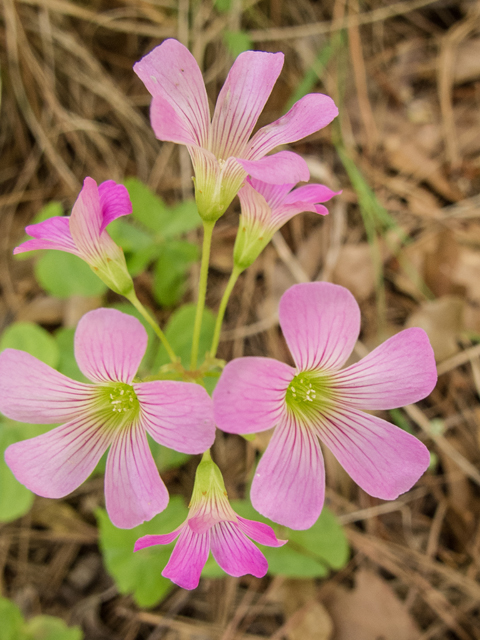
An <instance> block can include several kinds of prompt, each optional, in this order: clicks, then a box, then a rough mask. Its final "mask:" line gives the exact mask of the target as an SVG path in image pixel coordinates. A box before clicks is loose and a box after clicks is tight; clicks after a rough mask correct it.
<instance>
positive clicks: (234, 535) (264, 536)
mask: <svg viewBox="0 0 480 640" xmlns="http://www.w3.org/2000/svg"><path fill="white" fill-rule="evenodd" d="M176 538H178V541H177V544H176V545H175V548H174V550H173V553H172V555H171V557H170V560H169V561H168V563H167V566H166V567H165V569H164V570H163V571H162V576H164V577H165V578H169V579H170V580H171V581H172V582H175V584H178V585H179V586H180V587H182V588H183V589H195V588H196V587H197V586H198V582H199V580H200V574H201V572H202V569H203V567H204V565H205V563H206V562H207V559H208V554H209V553H210V551H211V552H212V555H213V557H214V558H215V560H216V561H217V562H218V564H219V565H220V567H221V568H222V569H223V570H224V571H225V572H226V573H228V574H229V575H231V576H235V577H239V576H244V575H245V574H247V573H251V574H252V575H254V576H255V577H257V578H262V577H263V576H264V575H265V574H266V573H267V570H268V563H267V560H266V558H265V556H264V555H263V553H262V552H261V551H260V550H259V549H257V547H256V546H255V545H254V544H253V542H252V541H251V540H250V539H249V538H251V539H252V540H255V542H258V543H260V544H263V545H265V546H267V547H281V546H283V545H284V544H286V542H287V541H286V540H278V539H277V537H276V536H275V532H274V531H273V529H272V528H271V527H269V526H268V525H267V524H264V523H262V522H255V521H254V520H247V519H246V518H242V517H240V516H239V515H237V514H236V513H235V511H234V510H233V509H232V507H231V506H230V503H229V501H228V497H227V492H226V490H225V484H224V482H223V477H222V474H221V472H220V469H219V468H218V467H217V465H216V464H215V463H214V462H213V461H212V460H211V458H210V454H209V453H208V452H207V453H206V454H204V456H203V460H202V462H201V463H200V464H199V465H198V468H197V473H196V477H195V485H194V488H193V495H192V500H191V504H190V511H189V514H188V518H187V519H186V520H185V522H184V523H183V524H181V525H180V526H179V527H178V528H177V529H175V530H174V531H172V532H171V533H166V534H163V535H148V536H143V537H142V538H139V539H138V540H137V541H136V543H135V547H134V551H140V549H144V548H145V547H151V546H152V545H156V544H169V543H171V542H173V541H174V540H175V539H176Z"/></svg>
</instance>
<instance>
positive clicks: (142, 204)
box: [0, 0, 480, 640]
mask: <svg viewBox="0 0 480 640" xmlns="http://www.w3.org/2000/svg"><path fill="white" fill-rule="evenodd" d="M169 37H175V38H178V39H179V40H180V41H181V42H183V43H184V44H185V45H187V46H188V47H189V48H190V50H191V51H192V52H193V54H194V55H195V57H196V59H197V61H198V63H199V65H200V67H201V68H202V70H203V72H204V77H205V82H206V86H207V91H208V94H209V97H210V99H211V103H212V105H213V104H214V103H215V99H216V96H217V94H218V92H219V90H220V88H221V86H222V84H223V81H224V80H225V77H226V74H227V73H228V70H229V68H230V66H231V64H232V62H233V60H234V59H235V56H236V55H238V53H240V52H241V51H243V50H246V49H260V50H265V51H283V52H284V54H285V66H284V68H283V72H282V74H281V76H280V78H279V81H278V82H277V84H276V86H275V88H274V90H273V92H272V95H271V98H270V100H269V101H268V103H267V106H266V108H265V110H264V112H263V114H262V116H261V118H260V121H259V126H262V125H264V124H267V123H269V122H272V121H273V120H275V119H277V118H278V117H280V116H281V115H282V114H283V113H285V112H286V111H287V110H288V108H289V107H290V106H291V105H292V104H293V102H294V101H296V100H297V99H299V98H300V97H302V96H303V95H304V94H306V93H309V92H315V91H320V92H323V93H327V94H329V95H330V96H331V97H333V98H334V100H335V101H336V103H337V104H338V106H339V109H340V116H339V117H338V118H337V119H336V120H335V121H334V123H333V124H332V125H330V126H329V127H327V128H326V129H324V130H322V131H320V132H318V133H317V134H314V135H312V136H310V137H309V138H307V139H305V140H302V141H300V142H298V143H296V144H294V145H291V146H290V147H289V148H290V149H291V150H294V151H296V152H297V153H300V154H301V155H302V156H303V157H305V159H306V160H307V162H308V165H309V168H310V173H311V180H312V181H313V182H321V183H324V184H326V185H327V186H329V187H330V188H333V189H335V190H339V189H342V190H343V192H342V195H341V196H339V197H336V198H335V199H334V200H333V201H331V202H330V203H329V210H330V215H329V216H327V217H326V218H321V219H320V217H316V216H315V215H314V214H312V213H306V214H301V215H298V216H296V217H295V218H294V219H293V220H291V221H290V222H289V223H288V224H287V225H286V226H285V227H284V228H283V229H282V231H281V232H279V233H277V235H276V236H275V238H274V240H273V242H272V244H271V245H270V246H268V247H267V249H266V250H265V251H264V252H263V254H262V255H261V256H260V258H259V259H258V260H257V262H256V263H255V264H254V265H253V266H252V267H250V269H248V270H247V271H246V272H245V273H244V274H243V275H242V276H241V278H240V280H239V282H238V283H237V285H236V287H235V289H234V292H233V296H232V298H231V301H230V305H229V307H228V310H227V315H226V323H225V331H224V333H223V335H222V341H221V345H220V351H219V356H220V357H222V358H225V359H231V358H233V357H240V356H242V355H268V356H270V357H275V358H279V359H281V360H284V361H287V362H289V358H290V356H289V354H288V351H287V349H286V346H285V344H284V341H283V338H282V336H281V333H280V331H279V328H278V322H277V316H276V310H277V306H278V300H279V298H280V296H281V295H282V293H283V292H284V291H285V290H286V289H287V288H288V287H289V286H291V285H292V284H294V283H296V282H303V281H309V280H327V281H331V282H335V283H337V284H341V285H343V286H345V287H348V289H350V291H352V293H353V294H354V295H355V297H356V299H357V300H358V302H359V304H360V306H361V310H362V333H361V336H360V342H359V343H358V344H357V347H356V352H355V353H356V357H357V358H358V357H360V356H363V355H364V354H365V353H367V352H368V351H369V350H371V349H372V348H374V347H375V346H376V345H377V344H378V343H379V342H380V341H382V340H384V339H385V338H386V337H389V336H391V335H393V334H394V333H395V332H398V331H399V330H401V329H402V328H405V327H409V326H420V327H423V328H424V329H425V330H426V331H427V332H428V334H429V337H430V339H431V342H432V345H433V347H434V350H435V354H436V358H437V362H438V373H439V382H438V385H437V388H436V389H435V390H434V392H433V393H432V394H431V396H430V397H429V398H427V399H426V400H425V401H423V402H421V403H419V404H418V405H415V406H410V407H407V408H405V409H404V410H395V411H391V412H379V415H381V416H382V417H384V418H386V419H389V420H391V421H393V422H395V423H396V424H397V425H398V426H400V427H401V428H404V429H406V430H408V431H410V432H411V433H414V434H415V435H416V436H417V437H419V438H420V439H421V440H422V441H423V442H425V444H426V445H427V446H428V447H429V449H430V451H431V465H430V469H429V471H428V472H427V473H426V474H425V476H424V477H423V478H422V479H421V480H420V481H419V482H418V483H417V485H416V486H415V487H414V488H413V489H412V491H410V492H409V493H407V494H405V495H403V496H401V497H400V498H399V499H398V500H396V501H394V502H391V503H384V502H382V501H380V500H377V499H375V498H371V497H369V496H367V495H366V494H364V493H363V492H362V491H361V490H360V489H358V487H356V485H354V483H353V482H352V481H351V480H350V479H349V478H348V476H346V475H345V473H344V472H343V471H342V469H341V468H340V467H339V466H338V465H337V464H336V462H335V460H333V459H332V458H331V456H329V455H328V454H327V456H326V462H327V487H328V489H327V504H328V507H329V511H326V512H325V514H326V515H325V516H324V517H323V516H322V518H323V519H322V523H321V527H320V529H318V530H314V531H313V532H311V533H310V534H308V535H306V534H305V535H303V537H302V535H300V536H298V534H297V536H298V537H297V538H295V539H293V542H292V543H291V544H290V545H289V547H290V548H291V551H290V552H289V553H290V555H289V556H288V558H287V557H284V556H278V557H276V560H275V557H273V556H272V559H270V556H269V560H270V566H271V571H270V573H269V574H268V575H267V576H266V577H265V578H263V579H261V580H258V579H255V578H252V577H251V576H247V577H245V578H240V579H235V578H231V577H228V576H226V577H216V576H217V575H220V574H216V573H215V569H214V568H213V569H210V570H208V568H207V571H206V574H205V575H206V577H205V578H204V579H202V581H201V584H200V587H199V588H198V589H197V590H195V591H193V592H187V591H183V590H182V589H179V588H177V587H174V586H172V585H171V584H170V583H168V581H164V580H163V579H161V578H159V576H160V572H161V570H162V568H163V566H164V564H165V562H166V557H168V554H167V556H166V557H164V556H162V557H160V556H159V557H156V556H155V555H152V556H147V555H145V556H143V560H142V562H143V564H142V562H140V561H138V560H135V562H134V563H133V564H131V563H132V562H133V561H132V558H133V554H132V553H131V548H132V546H133V541H134V540H135V539H136V538H137V537H139V535H141V534H142V533H143V532H144V530H143V529H142V531H141V532H137V534H135V532H133V534H132V532H130V533H129V534H128V535H126V537H125V536H124V537H123V538H122V537H121V536H120V534H118V535H117V532H116V531H114V530H113V529H112V528H111V526H110V528H109V524H108V520H107V519H106V517H105V512H104V511H103V510H102V507H103V506H104V505H103V478H102V476H101V470H99V472H98V473H96V474H95V475H94V476H93V477H92V478H91V479H90V480H89V481H88V482H87V483H85V484H84V485H82V487H80V488H79V489H78V490H77V491H76V492H75V493H74V494H72V495H71V496H69V497H68V498H67V499H65V500H62V501H48V500H44V499H41V498H34V497H33V495H31V494H30V492H28V491H27V490H26V489H24V488H23V487H21V486H20V485H18V483H16V481H15V480H14V479H13V477H11V476H10V475H9V471H8V469H7V468H6V467H5V465H4V463H3V462H2V464H1V466H0V521H1V522H0V580H1V582H0V588H1V592H0V595H1V596H3V597H4V598H6V599H8V602H10V603H13V604H12V605H11V606H10V604H5V602H6V600H5V601H3V602H4V607H5V609H4V611H7V609H8V611H9V612H10V613H9V615H10V618H9V620H13V619H14V618H15V620H17V622H15V621H14V622H13V623H12V625H13V626H11V629H14V631H13V632H12V634H11V635H5V634H7V631H5V628H6V627H3V631H2V625H3V624H5V623H2V622H1V621H0V639H2V640H3V638H5V639H6V638H8V640H17V638H18V639H23V638H24V637H28V638H34V639H35V640H37V639H38V640H39V639H40V637H41V638H43V639H44V640H54V639H55V640H79V639H80V638H82V637H84V638H85V639H87V640H90V639H91V640H97V639H98V640H102V639H105V640H108V639H111V640H120V639H121V640H137V639H138V640H159V639H168V640H204V639H205V640H210V639H215V640H217V639H218V640H240V639H243V640H260V638H271V639H273V640H283V639H285V638H286V639H288V640H377V639H380V638H382V639H383V640H441V639H442V640H443V639H448V640H476V639H477V640H478V638H480V611H479V607H480V605H479V603H480V584H479V582H478V578H479V576H480V512H479V506H480V494H479V486H480V470H479V467H478V464H479V461H480V450H479V446H480V438H479V420H480V410H479V406H478V394H479V393H480V359H479V358H480V225H479V220H478V216H479V214H480V210H479V206H480V197H479V196H478V195H477V194H478V192H479V187H480V109H479V106H480V104H479V103H480V6H479V4H478V3H476V2H469V1H467V0H464V1H455V0H437V1H433V0H404V1H400V2H389V1H387V0H365V1H364V2H359V0H334V1H332V0H324V1H323V2H317V1H314V0H295V2H289V1H287V0H217V2H211V1H198V0H179V1H178V2H177V1H176V0H117V1H113V0H82V1H81V2H79V1H75V0H2V3H1V7H0V65H1V80H2V88H1V119H0V123H1V124H0V158H1V160H0V205H1V209H0V225H1V232H0V261H1V262H0V289H1V299H0V330H1V331H2V334H1V335H0V349H1V348H5V347H12V346H13V347H16V348H22V349H25V350H29V351H30V352H31V353H33V354H34V355H36V356H37V357H39V358H41V359H43V360H45V361H46V362H48V363H49V364H50V365H51V366H54V367H57V368H58V369H59V370H60V371H63V372H64V373H67V374H68V375H70V376H72V377H77V378H79V376H80V374H79V372H78V369H76V365H75V362H74V359H73V351H72V341H73V332H74V327H75V326H76V323H77V322H78V320H79V318H80V317H81V316H82V315H83V314H84V313H85V312H87V311H88V310H90V309H94V308H96V307H99V306H106V305H107V306H117V308H121V309H122V310H125V306H124V304H123V301H122V300H121V299H120V298H119V297H117V296H115V295H113V294H111V293H108V292H107V291H106V290H105V288H104V287H103V285H102V283H100V282H99V281H97V280H96V278H95V277H94V276H93V274H92V273H91V272H90V271H89V270H88V267H87V268H86V270H85V269H83V270H82V266H81V265H80V263H79V262H78V263H77V262H76V261H75V260H73V261H72V260H71V259H70V256H67V258H65V255H67V254H60V253H59V252H44V253H43V254H42V255H41V256H39V255H37V256H33V257H32V255H33V254H32V255H30V254H29V255H27V257H26V258H24V259H22V260H18V259H13V257H12V250H13V248H14V247H15V246H16V245H18V244H19V243H20V242H21V241H23V240H24V239H25V233H24V227H25V225H27V224H29V223H31V222H32V221H39V220H41V219H44V218H46V217H50V216H52V215H62V213H64V212H65V213H69V211H70V209H71V206H72V204H73V202H74V201H75V198H76V196H77V194H78V192H79V190H80V188H81V185H82V182H83V179H84V177H85V176H91V177H93V178H94V179H95V180H96V181H97V182H102V181H103V180H107V179H114V180H116V181H119V182H120V181H126V184H127V185H128V188H129V190H130V193H131V196H132V201H133V203H134V215H133V216H132V220H130V221H128V222H125V221H119V224H115V225H112V236H113V237H114V238H115V240H116V241H117V242H118V243H119V244H121V245H122V246H123V248H124V250H125V253H126V255H127V259H128V263H129V267H130V269H131V271H132V273H133V274H134V275H135V284H136V288H137V292H138V295H139V297H140V298H141V300H142V302H143V303H144V304H145V305H146V306H148V307H149V308H150V309H151V310H152V311H153V312H154V313H155V314H156V315H157V317H158V319H159V321H160V323H161V324H162V326H166V327H167V334H168V335H170V336H172V339H173V340H174V341H175V340H176V338H175V336H180V338H178V340H179V341H180V342H181V340H182V338H181V336H184V335H185V333H187V334H188V331H189V330H190V329H189V327H191V322H192V309H193V307H192V303H193V302H194V301H195V286H196V282H197V278H198V272H199V268H198V257H199V249H198V247H199V241H200V237H201V236H200V231H199V229H198V227H199V220H197V218H196V213H195V209H194V205H193V203H192V196H193V193H192V181H191V176H192V169H191V166H190V161H189V158H188V154H187V153H186V150H185V149H184V148H181V147H179V146H176V145H174V144H170V143H161V142H159V141H157V140H156V139H155V136H154V134H153V132H152V130H151V128H150V124H149V118H148V107H149V104H150V96H149V95H148V94H147V92H146V90H145V88H144V86H143V84H142V83H141V82H140V80H139V79H138V78H137V77H136V75H135V74H134V73H133V71H132V65H133V64H134V62H135V61H137V60H139V59H140V58H141V57H142V56H143V55H145V54H146V53H148V52H149V51H150V50H151V49H152V48H153V47H154V46H156V45H158V44H160V43H161V42H162V41H163V40H164V39H165V38H169ZM238 214H239V204H238V200H235V201H234V203H233V204H232V206H231V207H230V209H229V211H228V212H227V214H226V215H225V216H224V217H223V218H221V219H220V221H219V223H218V225H217V228H216V231H215V235H214V245H213V255H212V270H211V274H210V280H209V291H208V298H207V303H208V304H209V306H210V307H211V308H212V309H213V310H214V311H215V310H216V308H217V306H218V303H219V301H220V298H221V295H222V293H223V290H224V288H225V285H226V282H227V279H228V275H229V272H230V269H231V266H232V258H231V255H232V249H233V243H234V239H235V235H236V228H237V223H238ZM172 220H175V221H176V222H175V224H173V225H172V222H171V221H172ZM83 266H84V265H83ZM212 322H213V315H211V314H210V315H209V314H207V316H206V318H205V320H204V325H205V326H204V333H205V336H206V337H205V340H206V341H207V344H208V337H209V335H210V334H209V332H211V330H212V326H211V325H212ZM168 332H170V333H168ZM187 342H188V340H187ZM176 346H177V348H178V349H179V351H180V352H182V349H184V347H185V345H184V344H183V343H182V344H176ZM187 347H188V345H187ZM155 349H156V347H153V346H152V348H151V349H150V350H149V352H147V359H149V361H148V363H147V364H149V366H153V365H154V366H158V365H161V364H163V363H164V362H165V361H166V359H165V354H164V353H162V352H161V350H158V349H157V350H155ZM182 353H183V352H182ZM399 384H402V381H399ZM36 433H39V427H31V425H27V426H24V425H18V424H16V423H12V422H11V421H8V420H3V422H2V423H1V424H0V445H1V448H2V450H3V449H5V447H6V446H8V444H10V443H12V442H15V441H16V440H19V439H22V438H26V437H31V436H33V435H35V434H36ZM267 441H268V434H260V436H257V437H256V438H255V439H254V440H253V441H250V442H246V441H245V440H243V439H242V438H240V437H233V436H231V437H227V436H225V435H222V434H220V435H219V436H218V437H217V441H216V444H215V448H214V456H215V459H216V461H217V463H218V464H219V465H220V467H221V468H222V470H223V472H224V473H225V479H226V483H227V488H228V490H229V495H230V497H231V498H232V499H238V500H242V499H243V498H244V497H245V496H247V497H248V478H250V477H251V473H252V469H253V466H254V463H255V460H256V459H257V457H258V454H259V452H262V451H263V450H264V449H265V446H266V444H267ZM155 455H156V459H157V462H158V464H159V466H160V468H161V469H162V475H163V477H164V479H165V481H166V483H167V486H168V488H169V491H170V493H171V495H172V496H174V499H173V500H172V509H173V511H170V512H169V514H170V515H168V516H165V518H167V519H169V518H170V520H171V521H172V522H173V521H175V524H178V523H179V522H180V521H181V519H182V517H184V516H183V515H182V514H181V513H180V512H181V511H182V510H184V509H185V506H184V504H185V500H188V498H189V496H190V492H191V488H192V483H193V477H194V472H195V467H196V464H197V462H198V460H197V459H190V458H188V456H179V455H178V454H174V455H170V454H169V453H168V452H165V451H164V452H161V451H157V452H156V453H155ZM2 457H3V456H2ZM246 478H247V486H246V480H245V479H246ZM244 506H245V505H244ZM176 509H177V511H175V510H176ZM182 513H183V511H182ZM333 514H334V515H335V518H334V515H333ZM161 517H162V516H159V518H160V520H158V521H157V522H159V523H160V522H162V521H161ZM165 518H164V520H165ZM176 518H177V520H175V519H176ZM170 520H169V522H170ZM159 526H160V525H159ZM319 526H320V525H319ZM172 528H173V527H172V526H170V530H171V529H172ZM168 529H169V527H168V526H167V528H166V530H168ZM145 531H146V530H145ZM148 532H151V533H156V532H159V531H158V529H155V528H153V529H152V530H151V531H150V530H148ZM280 533H281V532H280ZM128 536H130V537H128ZM168 552H169V551H168ZM135 557H137V556H135ZM279 559H280V560H279ZM162 562H163V565H162ZM9 607H10V608H9ZM13 610H15V612H16V613H15V614H12V613H11V612H12V611H13ZM1 611H2V609H1V606H0V612H1ZM17 614H18V615H17ZM5 615H6V614H5ZM45 615H47V616H56V620H57V619H58V620H57V622H54V623H52V621H51V619H50V622H49V623H48V624H47V623H45V618H42V616H45ZM12 616H13V617H12ZM15 616H16V617H15ZM18 616H20V617H18ZM39 620H40V621H42V620H43V622H42V623H41V624H47V626H48V625H50V626H48V628H49V629H50V631H48V633H47V632H45V631H43V632H42V633H43V635H39V634H40V632H39V631H38V629H40V627H41V624H40V622H38V621H39ZM62 620H63V621H64V622H65V623H66V624H67V625H69V626H68V627H67V626H65V624H64V623H63V622H61V621H62ZM35 621H36V622H35ZM15 625H17V626H15ZM22 625H23V626H22ZM35 625H36V626H35ZM38 625H40V626H38ZM9 628H10V627H9ZM42 628H43V627H42ZM45 628H46V627H45ZM2 633H3V634H4V635H2ZM25 633H27V635H26V636H24V635H21V634H25ZM28 633H29V634H30V635H28ZM55 633H56V634H57V635H54V634H55ZM35 634H36V635H35ZM48 634H50V635H48Z"/></svg>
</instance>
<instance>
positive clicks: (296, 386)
mask: <svg viewBox="0 0 480 640" xmlns="http://www.w3.org/2000/svg"><path fill="white" fill-rule="evenodd" d="M279 314H280V325H281V327H282V330H283V334H284V336H285V339H286V341H287V344H288V346H289V348H290V351H291V353H292V356H293V360H294V362H295V368H293V367H290V366H288V365H286V364H283V363H282V362H278V361H277V360H272V359H270V358H255V357H248V358H240V359H238V360H233V361H232V362H230V363H228V364H227V366H226V367H225V369H224V371H223V374H222V376H221V378H220V380H219V382H218V385H217V387H216V389H215V392H214V414H215V420H216V423H217V426H218V427H219V428H220V429H222V430H223V431H227V432H229V433H241V434H247V433H255V432H258V431H265V430H266V429H271V428H272V427H276V429H275V432H274V434H273V437H272V439H271V441H270V443H269V445H268V448H267V450H266V451H265V453H264V455H263V457H262V459H261V460H260V463H259V465H258V467H257V472H256V474H255V477H254V480H253V484H252V491H251V500H252V504H253V506H254V507H255V509H256V510H257V511H259V512H260V513H261V514H263V515H264V516H267V517H268V518H270V519H271V520H274V521H275V522H279V523H281V524H283V525H286V526H287V527H290V528H292V529H306V528H308V527H310V526H311V525H312V524H313V523H314V522H315V520H316V519H317V518H318V516H319V514H320V511H321V509H322V506H323V501H324V490H325V478H324V475H325V473H324V466H323V458H322V453H321V449H320V445H319V440H321V441H322V442H323V443H324V444H325V445H326V446H327V447H328V448H329V449H330V450H331V451H332V453H333V454H334V455H335V457H336V458H337V460H338V461H339V462H340V464H341V465H342V466H343V467H344V468H345V470H346V471H347V472H348V473H349V475H350V476H351V477H352V478H353V480H355V482H356V483H357V484H359V485H360V487H362V489H364V490H365V491H366V492H367V493H369V494H370V495H372V496H376V497H378V498H382V499H384V500H392V499H395V498H396V497H397V496H398V495H399V494H401V493H404V492H405V491H407V490H408V489H410V488H411V487H412V485H413V484H414V483H415V482H416V481H417V480H418V478H419V477H420V476H421V475H422V473H423V472H424V471H425V470H426V468H427V467H428V465H429V461H430V457H429V453H428V450H427V448H426V447H425V446H424V445H423V444H422V443H421V442H420V441H419V440H417V439H416V438H414V437H413V436H411V435H410V434H408V433H406V432H405V431H402V430H401V429H399V428H397V427H395V426H394V425H392V424H390V423H389V422H386V421H385V420H382V419H380V418H377V417H376V416H373V415H370V414H368V413H364V411H363V410H384V409H392V408H394V407H401V406H403V405H405V404H409V403H412V402H417V401H418V400H421V399H422V398H424V397H425V396H427V395H428V394H429V393H430V392H431V391H432V389H433V388H434V386H435V383H436V380H437V373H436V368H435V360H434V357H433V351H432V348H431V346H430V344H429V342H428V338H427V336H426V334H425V332H424V331H423V330H422V329H416V328H413V329H406V330H405V331H401V332H400V333H398V334H397V335H395V336H393V337H392V338H390V339H389V340H387V341H386V342H384V343H383V344H382V345H380V346H379V347H377V348H376V349H375V350H374V351H372V352H371V353H370V354H369V355H368V356H366V357H365V358H363V360H361V361H360V362H358V363H357V364H353V365H351V366H350V367H347V368H346V369H343V370H340V367H341V366H342V365H343V364H344V363H345V361H346V360H347V358H348V357H349V355H350V353H351V352H352V350H353V347H354V346H355V342H356V340H357V337H358V334H359V331H360V310H359V307H358V305H357V303H356V301H355V299H354V297H353V296H352V294H351V293H350V292H349V291H348V290H347V289H344V288H343V287H339V286H337V285H333V284H329V283H326V282H312V283H308V284H299V285H295V286H293V287H291V288H290V289H288V291H286V293H285V294H284V295H283V296H282V299H281V301H280V310H279Z"/></svg>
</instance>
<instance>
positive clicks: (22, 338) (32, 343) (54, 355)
mask: <svg viewBox="0 0 480 640" xmlns="http://www.w3.org/2000/svg"><path fill="white" fill-rule="evenodd" d="M3 349H20V350H21V351H27V352H28V353H30V354H31V355H32V356H35V358H38V359H39V360H41V361H42V362H45V363H46V364H48V365H50V366H51V367H54V368H55V367H56V366H57V364H58V361H59V358H60V353H59V349H58V345H57V343H56V342H55V339H54V338H52V336H51V335H50V334H49V333H48V331H45V329H42V327H39V326H38V325H36V324H34V323H33V322H14V323H13V324H11V325H10V326H9V327H7V328H6V329H5V331H4V332H3V334H2V337H1V338H0V351H2V350H3Z"/></svg>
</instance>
